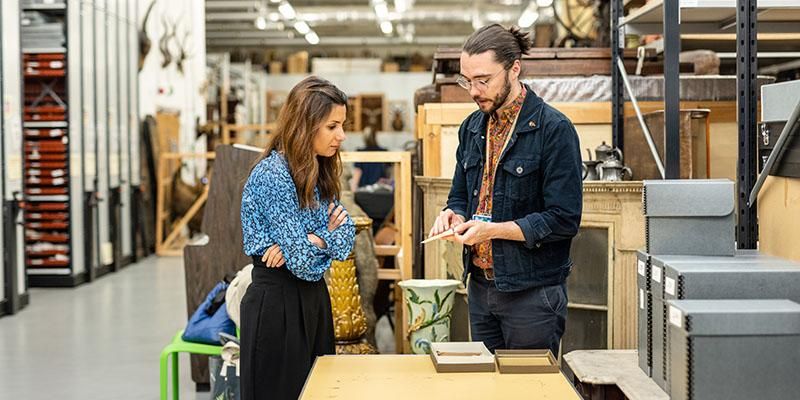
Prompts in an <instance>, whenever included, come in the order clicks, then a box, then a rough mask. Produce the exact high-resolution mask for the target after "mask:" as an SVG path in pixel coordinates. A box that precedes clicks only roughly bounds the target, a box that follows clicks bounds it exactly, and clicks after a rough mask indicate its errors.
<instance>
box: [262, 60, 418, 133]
mask: <svg viewBox="0 0 800 400" xmlns="http://www.w3.org/2000/svg"><path fill="white" fill-rule="evenodd" d="M306 76H308V75H305V74H285V75H269V76H268V77H267V89H268V90H280V91H286V92H288V91H289V90H291V89H292V87H293V86H294V85H296V84H297V82H300V81H301V80H303V78H305V77H306ZM321 76H322V77H323V78H325V79H327V80H329V81H331V82H333V84H334V85H336V86H338V87H339V89H342V91H344V92H345V93H347V94H349V95H353V94H359V93H384V96H385V99H386V101H387V102H388V101H405V103H406V115H405V128H404V131H406V132H409V133H411V134H413V132H414V92H415V91H416V90H417V89H419V88H421V87H423V86H425V85H429V84H430V83H431V82H432V78H433V77H432V75H431V73H430V72H396V73H357V74H323V75H321ZM381 136H383V135H381ZM405 136H406V137H404V138H403V140H405V139H406V138H411V135H405ZM380 138H381V137H379V140H380ZM412 139H413V138H412ZM387 140H388V138H387ZM393 145H394V144H393ZM393 147H394V146H393Z"/></svg>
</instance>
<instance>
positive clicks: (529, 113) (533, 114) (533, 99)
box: [467, 85, 544, 135]
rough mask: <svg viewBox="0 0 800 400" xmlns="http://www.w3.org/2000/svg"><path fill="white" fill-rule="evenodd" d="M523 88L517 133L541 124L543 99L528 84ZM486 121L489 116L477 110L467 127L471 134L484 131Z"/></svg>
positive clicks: (535, 128)
mask: <svg viewBox="0 0 800 400" xmlns="http://www.w3.org/2000/svg"><path fill="white" fill-rule="evenodd" d="M525 89H526V91H527V94H526V95H525V101H524V102H523V103H522V108H521V109H520V110H519V118H518V119H517V127H516V128H515V131H516V132H517V133H518V134H521V133H525V132H531V131H535V130H537V129H539V126H541V115H542V108H543V106H544V100H542V98H541V97H539V96H538V95H537V94H536V93H534V92H533V89H531V87H530V86H528V85H525ZM488 121H489V116H488V115H487V114H484V113H482V112H479V113H478V115H477V117H476V118H472V120H470V122H469V125H468V126H467V129H468V130H469V131H470V132H471V133H472V134H473V135H475V134H478V133H482V132H486V124H487V123H488Z"/></svg>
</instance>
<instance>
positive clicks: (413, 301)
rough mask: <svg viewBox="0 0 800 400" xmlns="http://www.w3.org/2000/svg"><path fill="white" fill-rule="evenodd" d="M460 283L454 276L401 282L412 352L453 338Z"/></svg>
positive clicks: (423, 351) (426, 350)
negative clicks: (454, 301) (456, 298)
mask: <svg viewBox="0 0 800 400" xmlns="http://www.w3.org/2000/svg"><path fill="white" fill-rule="evenodd" d="M459 284H460V282H459V281H457V280H453V279H411V280H407V281H402V282H400V283H399V285H400V287H401V288H402V289H403V295H404V297H405V302H406V312H407V313H408V330H407V331H406V340H408V341H409V343H410V345H411V351H412V352H413V353H415V354H428V353H430V345H431V343H433V342H447V341H449V340H450V317H451V315H452V313H453V297H454V294H455V291H456V288H458V285H459Z"/></svg>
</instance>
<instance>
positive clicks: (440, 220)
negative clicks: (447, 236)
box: [428, 209, 464, 237]
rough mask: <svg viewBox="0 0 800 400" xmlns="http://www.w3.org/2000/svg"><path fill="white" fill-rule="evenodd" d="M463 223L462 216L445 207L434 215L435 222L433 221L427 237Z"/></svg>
mask: <svg viewBox="0 0 800 400" xmlns="http://www.w3.org/2000/svg"><path fill="white" fill-rule="evenodd" d="M463 223H464V217H462V216H460V215H458V214H456V213H454V212H453V211H452V210H450V209H447V210H444V211H442V212H440V213H439V216H438V217H436V222H434V223H433V227H431V231H430V233H428V237H431V236H435V235H438V234H440V233H442V232H444V231H446V230H448V229H450V228H454V227H456V226H459V225H461V224H463Z"/></svg>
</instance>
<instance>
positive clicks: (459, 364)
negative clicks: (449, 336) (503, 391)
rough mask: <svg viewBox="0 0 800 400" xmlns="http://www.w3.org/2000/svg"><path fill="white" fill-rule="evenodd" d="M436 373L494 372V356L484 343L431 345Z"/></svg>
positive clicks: (439, 343) (441, 343) (440, 343)
mask: <svg viewBox="0 0 800 400" xmlns="http://www.w3.org/2000/svg"><path fill="white" fill-rule="evenodd" d="M431 360H432V361H433V366H434V368H436V372H494V368H495V365H494V364H495V360H494V355H493V354H492V352H490V351H489V349H487V348H486V346H485V345H484V344H483V342H436V343H431Z"/></svg>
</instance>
